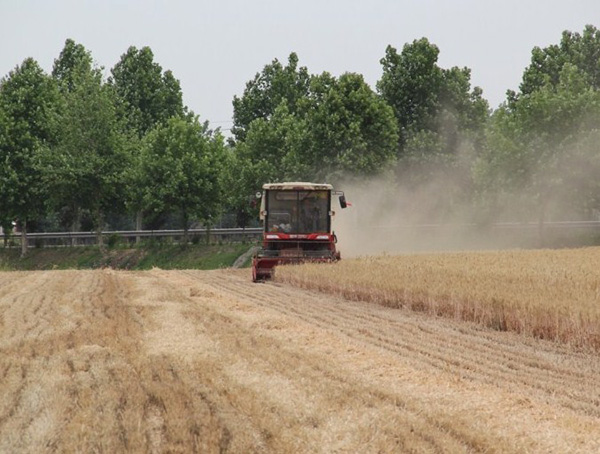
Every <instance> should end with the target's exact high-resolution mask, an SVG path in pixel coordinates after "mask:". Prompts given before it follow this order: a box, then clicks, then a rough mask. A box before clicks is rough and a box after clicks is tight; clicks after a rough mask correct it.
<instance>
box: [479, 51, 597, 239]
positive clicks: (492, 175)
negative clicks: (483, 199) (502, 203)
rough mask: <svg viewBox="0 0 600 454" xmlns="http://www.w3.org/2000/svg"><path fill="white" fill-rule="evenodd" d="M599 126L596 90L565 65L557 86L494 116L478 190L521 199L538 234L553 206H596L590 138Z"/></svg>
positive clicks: (545, 88)
mask: <svg viewBox="0 0 600 454" xmlns="http://www.w3.org/2000/svg"><path fill="white" fill-rule="evenodd" d="M599 122H600V91H598V90H595V89H594V88H593V87H592V86H590V83H589V78H588V77H587V76H586V74H585V73H583V71H581V70H580V69H578V68H577V67H576V66H574V65H572V64H569V63H566V64H565V65H564V66H563V68H562V70H561V72H560V75H559V80H558V83H556V84H554V83H553V82H552V81H551V80H547V82H546V84H545V85H544V86H543V87H540V88H537V89H536V90H535V91H533V92H531V93H528V94H523V93H521V94H520V95H519V96H518V97H517V98H515V99H513V100H512V101H511V102H510V103H508V104H507V105H505V106H504V107H502V108H501V109H499V111H498V112H497V113H496V114H495V115H494V117H493V119H492V122H491V123H490V130H489V134H488V152H487V153H486V155H484V158H483V159H482V160H481V161H480V163H479V164H478V168H477V171H478V178H479V182H480V185H482V186H483V187H486V186H487V189H488V190H490V189H491V190H498V189H499V188H503V192H505V193H509V194H515V193H517V194H520V195H521V196H525V198H526V201H527V202H528V207H529V211H530V212H536V213H537V220H538V223H539V227H540V234H541V235H543V226H544V222H545V220H546V218H547V215H548V212H549V211H550V210H551V209H552V208H553V206H554V207H556V208H558V209H559V210H560V211H565V210H566V209H567V207H568V208H569V209H572V208H574V207H579V208H580V209H583V210H589V209H590V208H593V206H592V205H590V203H592V204H593V203H597V201H598V189H600V188H598V183H597V177H596V175H597V174H598V172H600V147H599V146H598V145H597V144H594V141H593V138H597V124H598V123H599ZM561 199H562V200H561ZM595 208H598V205H596V206H595Z"/></svg>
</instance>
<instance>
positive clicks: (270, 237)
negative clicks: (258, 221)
mask: <svg viewBox="0 0 600 454" xmlns="http://www.w3.org/2000/svg"><path fill="white" fill-rule="evenodd" d="M265 238H266V239H267V240H278V239H279V235H265Z"/></svg>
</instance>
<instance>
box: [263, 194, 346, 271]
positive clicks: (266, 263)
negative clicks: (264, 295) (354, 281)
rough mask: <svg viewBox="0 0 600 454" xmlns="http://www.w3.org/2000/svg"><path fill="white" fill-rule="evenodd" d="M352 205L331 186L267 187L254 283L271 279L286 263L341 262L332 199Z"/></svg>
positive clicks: (344, 205) (341, 203)
mask: <svg viewBox="0 0 600 454" xmlns="http://www.w3.org/2000/svg"><path fill="white" fill-rule="evenodd" d="M332 196H339V202H340V206H341V207H342V208H346V206H347V205H348V203H347V202H346V198H345V196H344V193H343V192H342V191H334V190H333V186H331V185H330V184H315V183H273V184H265V185H263V192H262V194H261V193H258V194H257V197H261V199H262V200H261V204H260V219H261V220H262V221H263V224H264V232H263V245H262V248H261V249H260V250H259V251H258V252H257V253H256V254H255V255H254V257H253V259H252V280H253V281H254V282H256V281H260V280H264V279H267V278H269V277H270V276H271V273H272V270H273V267H274V266H276V265H281V264H285V263H300V262H306V261H311V262H332V261H335V260H339V259H340V253H339V251H337V250H336V248H335V243H336V242H337V238H336V236H335V233H334V232H333V231H332V229H331V221H332V217H333V216H334V214H335V212H334V211H333V210H332V206H331V198H332Z"/></svg>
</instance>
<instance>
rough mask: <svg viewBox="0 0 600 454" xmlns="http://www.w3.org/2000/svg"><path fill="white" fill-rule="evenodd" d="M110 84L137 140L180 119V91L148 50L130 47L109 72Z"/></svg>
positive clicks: (177, 82)
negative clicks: (170, 119) (172, 119)
mask: <svg viewBox="0 0 600 454" xmlns="http://www.w3.org/2000/svg"><path fill="white" fill-rule="evenodd" d="M111 73H112V78H111V79H110V82H111V83H112V84H113V85H114V88H115V91H116V93H117V95H118V97H119V99H120V101H121V103H122V105H121V109H120V110H121V114H122V115H123V116H124V117H125V120H126V123H127V126H128V128H129V129H131V130H133V131H136V133H137V134H138V136H139V137H140V138H141V137H143V136H144V135H145V134H146V133H148V132H149V131H150V130H152V129H153V128H154V127H155V126H156V125H158V124H164V123H165V122H166V121H167V120H168V119H169V118H171V117H173V116H182V115H183V114H184V107H183V101H182V94H181V87H180V84H179V81H178V80H177V79H175V77H174V76H173V73H172V72H171V71H165V72H164V73H163V70H162V67H161V66H160V65H159V64H158V63H156V62H154V54H153V53H152V50H151V49H150V48H149V47H143V48H141V49H139V50H138V49H137V48H136V47H135V46H131V47H130V48H129V49H127V52H126V53H125V54H123V55H122V56H121V59H120V60H119V62H118V63H117V64H116V65H115V66H114V67H113V69H112V70H111Z"/></svg>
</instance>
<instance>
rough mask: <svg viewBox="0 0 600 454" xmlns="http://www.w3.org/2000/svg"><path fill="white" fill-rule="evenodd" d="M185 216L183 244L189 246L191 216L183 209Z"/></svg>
mask: <svg viewBox="0 0 600 454" xmlns="http://www.w3.org/2000/svg"><path fill="white" fill-rule="evenodd" d="M182 216H183V244H184V245H185V246H187V244H188V236H189V235H188V230H189V229H188V221H189V217H188V213H187V211H186V210H183V213H182Z"/></svg>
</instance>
